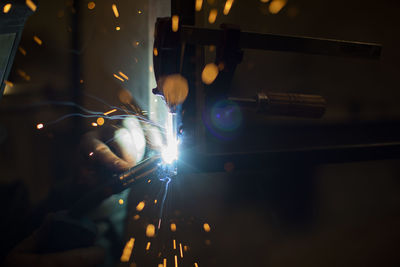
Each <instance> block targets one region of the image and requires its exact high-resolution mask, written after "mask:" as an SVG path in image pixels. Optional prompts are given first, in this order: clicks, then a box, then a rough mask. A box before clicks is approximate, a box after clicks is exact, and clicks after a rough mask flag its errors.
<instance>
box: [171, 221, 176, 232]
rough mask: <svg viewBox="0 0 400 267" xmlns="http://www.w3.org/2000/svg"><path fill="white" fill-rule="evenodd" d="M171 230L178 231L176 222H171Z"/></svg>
mask: <svg viewBox="0 0 400 267" xmlns="http://www.w3.org/2000/svg"><path fill="white" fill-rule="evenodd" d="M171 231H172V232H175V231H176V224H174V223H171Z"/></svg>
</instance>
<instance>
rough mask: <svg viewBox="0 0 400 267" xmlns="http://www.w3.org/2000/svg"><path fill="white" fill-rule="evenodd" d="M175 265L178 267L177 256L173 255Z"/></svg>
mask: <svg viewBox="0 0 400 267" xmlns="http://www.w3.org/2000/svg"><path fill="white" fill-rule="evenodd" d="M175 267H178V256H176V255H175Z"/></svg>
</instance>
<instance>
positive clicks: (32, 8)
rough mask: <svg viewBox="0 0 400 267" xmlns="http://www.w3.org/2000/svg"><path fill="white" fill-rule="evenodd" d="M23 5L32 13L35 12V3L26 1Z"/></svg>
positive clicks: (29, 0)
mask: <svg viewBox="0 0 400 267" xmlns="http://www.w3.org/2000/svg"><path fill="white" fill-rule="evenodd" d="M25 4H26V5H27V6H28V7H29V8H30V9H31V10H32V11H33V12H35V11H36V8H37V7H36V5H35V3H34V2H32V1H31V0H26V1H25Z"/></svg>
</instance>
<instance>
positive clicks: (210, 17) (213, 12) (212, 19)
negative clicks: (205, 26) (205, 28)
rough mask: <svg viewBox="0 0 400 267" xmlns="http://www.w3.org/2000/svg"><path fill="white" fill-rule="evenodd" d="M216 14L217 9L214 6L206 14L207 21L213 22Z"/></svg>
mask: <svg viewBox="0 0 400 267" xmlns="http://www.w3.org/2000/svg"><path fill="white" fill-rule="evenodd" d="M217 15H218V11H217V10H216V9H215V8H213V9H211V11H210V14H209V15H208V22H209V23H210V24H213V23H214V22H215V21H216V20H217Z"/></svg>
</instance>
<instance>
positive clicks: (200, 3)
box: [195, 0, 203, 11]
mask: <svg viewBox="0 0 400 267" xmlns="http://www.w3.org/2000/svg"><path fill="white" fill-rule="evenodd" d="M202 6H203V0H196V7H195V8H196V11H200V10H201V7H202Z"/></svg>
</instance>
